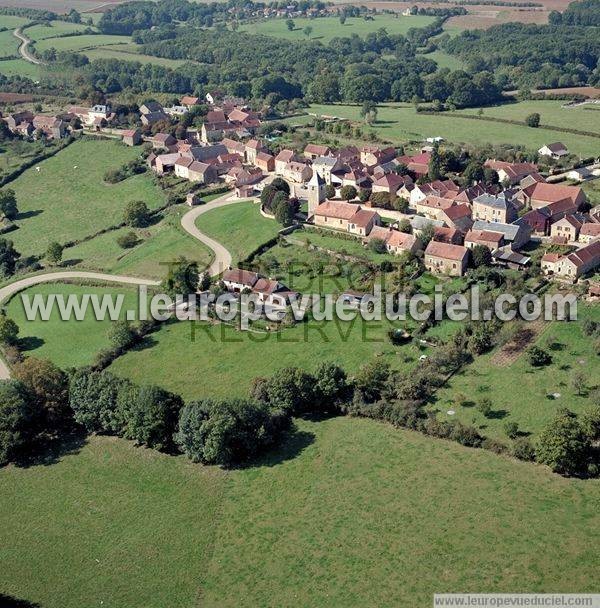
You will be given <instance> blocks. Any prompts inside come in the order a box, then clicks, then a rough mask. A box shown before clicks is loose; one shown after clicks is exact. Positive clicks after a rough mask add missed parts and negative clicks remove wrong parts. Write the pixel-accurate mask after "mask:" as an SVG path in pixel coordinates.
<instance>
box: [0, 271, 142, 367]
mask: <svg viewBox="0 0 600 608" xmlns="http://www.w3.org/2000/svg"><path fill="white" fill-rule="evenodd" d="M22 293H24V294H27V295H28V296H29V298H33V296H34V295H35V294H40V295H42V296H45V297H47V296H48V295H49V294H61V295H62V296H64V297H66V296H68V295H69V294H74V295H76V296H77V297H78V298H80V297H81V296H83V294H96V295H98V296H100V297H101V296H103V295H105V294H107V295H117V294H123V296H124V300H123V315H124V314H125V313H124V310H125V309H134V310H137V308H138V305H137V302H138V297H137V291H136V290H135V288H134V287H132V286H114V285H113V286H111V287H88V286H81V285H64V284H58V283H54V284H44V285H36V286H35V287H31V288H29V289H27V290H26V291H24V292H22ZM6 310H7V314H8V316H9V317H10V318H11V319H13V320H14V321H16V323H17V325H18V326H19V329H20V332H19V338H20V339H21V341H22V343H21V345H22V349H23V351H24V354H25V355H32V356H35V357H42V358H45V359H50V360H52V361H54V363H56V364H57V365H59V366H61V367H63V368H67V367H71V366H82V365H89V364H91V363H92V361H93V359H94V356H95V355H96V353H98V352H99V351H100V350H102V349H104V348H108V347H109V346H110V342H109V340H108V337H107V331H108V329H109V327H110V325H111V321H110V320H109V319H108V318H107V319H106V320H104V321H96V320H95V319H94V318H93V315H92V311H91V308H90V312H89V313H88V314H87V315H86V317H85V319H83V320H82V321H76V320H74V319H73V320H70V321H62V320H61V319H60V316H59V312H58V309H57V307H56V306H54V309H53V312H52V315H51V317H50V319H49V320H48V321H42V320H41V319H38V320H36V321H28V320H27V319H26V317H25V312H24V309H23V303H22V300H21V295H20V294H17V295H16V296H15V297H14V298H13V299H12V300H11V301H10V302H9V303H8V305H7V306H6ZM123 315H122V316H123Z"/></svg>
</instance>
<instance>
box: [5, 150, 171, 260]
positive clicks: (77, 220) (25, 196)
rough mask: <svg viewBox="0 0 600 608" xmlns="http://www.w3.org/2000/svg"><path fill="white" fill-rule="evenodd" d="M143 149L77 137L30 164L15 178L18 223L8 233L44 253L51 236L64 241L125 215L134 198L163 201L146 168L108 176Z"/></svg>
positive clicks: (26, 248)
mask: <svg viewBox="0 0 600 608" xmlns="http://www.w3.org/2000/svg"><path fill="white" fill-rule="evenodd" d="M138 154H139V151H138V150H136V149H133V148H128V147H127V146H124V145H122V144H120V143H117V142H115V141H109V140H105V139H97V140H91V139H90V140H83V141H78V142H75V143H73V144H71V145H70V146H68V147H67V148H65V149H64V150H62V151H60V152H59V153H58V154H56V155H55V156H53V157H52V158H49V159H48V160H45V161H42V162H41V163H39V164H38V165H36V167H39V171H37V169H36V167H32V168H31V169H28V170H27V171H26V172H25V173H23V174H22V175H20V176H19V177H18V178H17V179H16V180H15V181H14V182H12V183H11V186H10V187H11V188H13V189H14V190H15V192H16V194H17V201H18V205H19V212H20V214H19V216H18V218H17V221H16V223H17V225H18V226H19V229H18V230H16V231H14V232H12V233H11V234H10V239H11V240H13V241H14V243H15V247H16V248H17V250H18V251H20V252H21V253H23V254H33V253H43V252H44V251H45V250H46V247H47V246H48V244H49V243H50V242H51V241H59V242H61V243H65V242H68V241H71V240H74V239H81V238H83V237H85V236H88V235H91V234H94V233H95V232H97V231H98V230H100V229H102V228H106V227H108V226H112V225H114V224H118V223H120V222H121V221H122V215H123V209H124V208H125V206H126V204H127V203H128V202H130V201H134V200H143V201H145V202H146V204H147V205H148V207H150V208H156V207H159V206H161V205H162V204H164V200H163V195H162V194H161V193H160V192H159V190H158V189H157V188H156V186H155V185H154V183H153V182H152V178H151V177H150V176H149V175H148V174H142V175H136V176H135V177H130V178H128V179H126V180H125V181H123V182H120V183H117V184H108V183H106V182H105V181H104V179H103V177H104V174H105V173H106V171H107V170H108V169H116V168H118V167H120V166H121V165H122V164H124V163H125V162H127V161H130V160H132V159H134V158H136V156H137V155H138Z"/></svg>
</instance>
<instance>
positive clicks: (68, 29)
mask: <svg viewBox="0 0 600 608" xmlns="http://www.w3.org/2000/svg"><path fill="white" fill-rule="evenodd" d="M87 28H88V26H87V25H84V24H82V23H68V22H66V21H50V22H49V23H38V24H37V25H33V26H31V27H28V28H27V30H26V31H25V33H26V34H27V37H28V38H30V39H31V40H34V41H37V40H44V39H46V38H55V37H57V36H64V35H65V34H76V33H78V32H84V31H85V30H86V29H87Z"/></svg>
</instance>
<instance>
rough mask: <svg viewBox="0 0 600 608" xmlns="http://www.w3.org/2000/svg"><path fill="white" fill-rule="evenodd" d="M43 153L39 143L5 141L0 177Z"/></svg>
mask: <svg viewBox="0 0 600 608" xmlns="http://www.w3.org/2000/svg"><path fill="white" fill-rule="evenodd" d="M0 65H1V62H0ZM42 151H43V145H42V144H41V143H39V142H26V141H21V140H18V139H16V140H14V141H10V140H7V141H3V142H2V143H1V144H0V177H2V176H3V175H4V174H6V173H10V172H11V171H14V170H15V169H17V168H18V167H20V166H21V165H22V164H23V163H25V162H27V161H28V160H31V159H32V158H33V157H34V156H36V155H37V154H40V153H41V152H42Z"/></svg>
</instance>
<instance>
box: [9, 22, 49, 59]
mask: <svg viewBox="0 0 600 608" xmlns="http://www.w3.org/2000/svg"><path fill="white" fill-rule="evenodd" d="M13 36H15V38H18V39H19V40H20V41H21V44H20V45H19V53H20V54H21V57H23V59H25V61H29V63H35V64H36V65H42V62H41V61H40V60H39V59H36V58H35V57H34V56H33V55H32V54H31V53H30V52H29V49H28V48H27V47H28V46H29V44H30V43H31V40H30V39H29V38H27V36H25V34H24V33H23V32H22V30H21V28H20V27H18V28H17V29H16V30H15V31H14V32H13Z"/></svg>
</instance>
